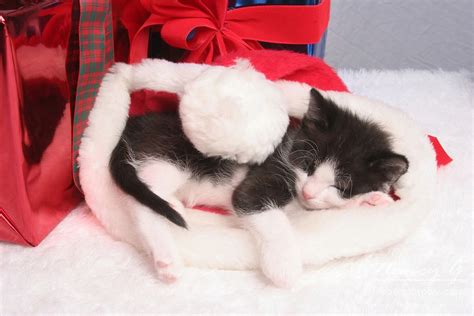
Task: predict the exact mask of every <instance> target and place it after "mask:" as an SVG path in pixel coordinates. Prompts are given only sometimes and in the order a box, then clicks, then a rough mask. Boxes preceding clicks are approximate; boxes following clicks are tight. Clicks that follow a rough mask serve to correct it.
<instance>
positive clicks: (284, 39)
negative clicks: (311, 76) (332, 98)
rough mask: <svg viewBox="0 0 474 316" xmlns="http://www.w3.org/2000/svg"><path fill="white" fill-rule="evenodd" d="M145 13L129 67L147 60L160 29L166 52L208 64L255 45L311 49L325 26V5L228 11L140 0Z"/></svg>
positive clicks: (222, 4)
mask: <svg viewBox="0 0 474 316" xmlns="http://www.w3.org/2000/svg"><path fill="white" fill-rule="evenodd" d="M140 2H141V4H142V6H143V7H144V8H145V10H147V11H149V12H150V13H151V15H150V17H149V18H148V19H147V20H146V21H145V23H144V24H143V25H142V26H141V28H140V29H139V30H138V31H137V32H136V33H135V35H134V37H133V41H132V45H131V51H130V62H132V63H133V62H138V61H140V60H141V59H142V58H145V57H146V56H147V51H148V35H149V31H150V28H151V27H155V26H161V37H162V38H163V40H164V41H165V42H166V43H168V44H169V45H170V46H173V47H177V48H181V49H185V50H187V51H189V54H188V55H187V57H186V58H185V59H184V61H187V62H206V63H210V62H212V61H213V59H214V58H215V57H217V56H221V55H225V54H227V53H228V52H231V51H235V50H240V49H247V50H251V49H260V48H262V47H261V45H260V43H259V41H263V42H270V43H285V44H312V43H317V42H318V41H319V40H320V38H321V36H322V35H323V34H324V32H325V30H326V28H327V25H328V22H329V5H330V0H323V1H322V2H321V3H320V4H318V5H258V6H249V7H241V8H236V9H232V10H228V2H227V0H187V1H186V0H141V1H140Z"/></svg>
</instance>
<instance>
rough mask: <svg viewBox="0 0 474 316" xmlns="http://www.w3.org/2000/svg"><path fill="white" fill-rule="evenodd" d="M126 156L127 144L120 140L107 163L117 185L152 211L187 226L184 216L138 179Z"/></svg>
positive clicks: (184, 226) (179, 224)
mask: <svg viewBox="0 0 474 316" xmlns="http://www.w3.org/2000/svg"><path fill="white" fill-rule="evenodd" d="M128 157H129V153H128V148H127V144H126V143H125V141H123V140H120V142H119V143H118V144H117V146H116V147H115V149H114V151H113V152H112V156H111V158H110V164H109V169H110V173H111V174H112V178H113V179H114V180H115V182H116V183H117V185H118V186H119V187H120V188H121V189H122V190H123V191H125V192H126V193H127V194H130V195H131V196H133V197H134V198H135V199H136V200H137V201H138V202H140V203H142V204H143V205H146V206H147V207H149V208H150V209H152V210H153V211H154V212H156V213H158V214H160V215H162V216H164V217H166V218H167V219H168V220H170V221H171V222H173V223H174V224H176V225H178V226H181V227H183V228H187V225H186V221H185V220H184V218H183V217H182V216H181V215H180V214H179V213H178V212H177V211H176V210H175V209H173V208H172V207H171V206H170V205H169V203H168V202H167V201H165V200H163V199H162V198H161V197H159V196H158V195H156V194H155V193H153V192H152V191H151V190H150V188H149V187H148V185H146V184H145V183H144V182H142V181H141V180H140V178H139V177H138V174H137V170H136V169H135V167H134V166H133V165H132V164H131V163H130V161H128Z"/></svg>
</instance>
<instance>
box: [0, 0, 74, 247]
mask: <svg viewBox="0 0 474 316" xmlns="http://www.w3.org/2000/svg"><path fill="white" fill-rule="evenodd" d="M25 3H27V4H25ZM71 10H72V2H71V1H60V0H45V1H32V2H25V1H17V2H15V1H11V2H7V4H4V3H2V4H0V57H1V59H0V90H1V95H0V111H1V115H0V142H1V143H2V152H1V154H0V187H1V190H0V240H4V241H10V242H16V243H20V244H25V245H37V244H38V243H39V242H40V241H41V240H42V239H43V238H44V237H45V236H46V235H47V234H48V232H49V231H50V230H51V229H52V228H53V227H54V226H56V224H57V223H58V222H59V221H60V220H61V219H62V218H63V217H64V216H65V215H66V214H67V213H68V212H69V211H70V210H71V209H72V208H73V207H74V206H75V205H76V204H77V203H78V202H79V201H80V199H81V196H80V194H79V192H78V190H77V189H76V188H75V186H74V183H73V179H72V173H71V167H70V166H71V161H72V156H71V132H72V113H73V109H72V107H71V102H70V90H71V88H70V86H69V85H68V78H67V71H66V64H67V56H68V54H67V52H68V43H69V36H70V33H71V21H72V19H71Z"/></svg>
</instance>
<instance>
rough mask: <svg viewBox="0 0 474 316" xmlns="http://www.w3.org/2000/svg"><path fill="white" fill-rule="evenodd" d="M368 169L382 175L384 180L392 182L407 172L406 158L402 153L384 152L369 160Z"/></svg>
mask: <svg viewBox="0 0 474 316" xmlns="http://www.w3.org/2000/svg"><path fill="white" fill-rule="evenodd" d="M369 170H370V171H371V172H374V173H378V174H381V175H383V176H384V178H385V180H386V181H388V182H390V184H393V183H395V182H396V181H397V180H398V179H400V177H401V176H402V175H404V174H405V173H406V172H407V170H408V160H407V158H406V157H405V156H403V155H399V154H396V153H393V152H389V153H385V154H382V155H378V156H376V157H373V158H372V159H370V160H369Z"/></svg>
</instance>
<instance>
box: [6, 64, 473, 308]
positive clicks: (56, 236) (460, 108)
mask: <svg viewBox="0 0 474 316" xmlns="http://www.w3.org/2000/svg"><path fill="white" fill-rule="evenodd" d="M340 75H341V76H342V78H343V79H344V80H345V82H346V83H347V84H348V86H349V89H350V90H351V91H353V92H354V93H356V94H361V95H365V96H369V97H372V98H378V99H380V100H383V101H385V102H387V103H389V104H393V105H396V106H399V107H400V108H401V109H402V110H404V111H405V112H407V113H409V114H410V115H411V116H412V117H413V118H415V120H416V121H418V122H419V124H420V126H422V127H423V128H425V129H426V131H427V133H430V134H432V135H435V136H438V138H439V139H440V141H441V142H442V144H443V145H444V146H445V148H446V150H447V151H448V153H449V154H451V155H452V157H453V158H454V162H453V163H452V164H451V165H450V166H448V167H447V168H444V169H442V170H440V171H439V184H438V192H437V194H436V201H435V205H436V207H435V208H434V209H433V211H432V212H431V213H430V214H429V216H428V217H427V218H426V221H424V223H423V224H422V225H421V226H420V228H419V229H418V230H417V231H416V232H415V233H414V234H413V235H411V236H410V237H409V238H408V239H407V240H406V241H404V242H403V243H401V244H399V245H397V246H395V247H392V248H390V249H388V250H385V251H383V252H380V253H376V254H372V255H367V256H363V257H361V258H354V259H346V260H342V261H337V262H333V263H330V264H327V265H325V266H323V267H320V268H319V269H314V268H313V269H311V270H306V271H305V274H304V276H303V279H302V280H301V281H300V282H299V283H298V284H297V286H296V287H295V288H294V289H292V290H282V289H277V288H274V287H273V286H271V285H269V284H268V283H266V281H265V280H264V278H263V277H261V276H260V273H259V272H257V271H248V272H247V271H215V270H200V269H194V268H187V269H186V270H185V272H184V275H183V277H182V279H181V280H180V281H179V282H178V283H177V284H174V285H171V286H169V285H163V284H161V283H159V282H158V281H157V280H156V279H155V277H154V272H153V268H152V267H151V264H150V262H151V261H150V260H148V259H147V258H145V257H144V256H142V255H140V254H139V253H137V252H136V251H135V250H134V249H133V248H131V247H130V246H128V245H126V244H123V243H121V242H117V241H114V240H112V239H111V238H110V237H109V236H107V235H106V234H105V232H104V231H103V229H102V228H101V227H100V226H99V224H98V223H97V221H96V220H95V219H94V218H93V217H92V215H91V214H90V213H89V212H88V211H87V210H86V209H85V208H79V209H77V210H75V211H73V212H72V213H71V215H69V216H68V217H67V218H66V219H65V220H64V222H62V223H61V224H60V225H59V226H58V227H57V228H56V229H55V230H54V231H53V232H52V233H51V234H50V235H49V236H48V237H47V238H46V240H44V242H43V243H42V244H41V245H40V246H38V247H36V248H25V247H21V246H15V245H11V244H5V243H0V314H1V315H8V314H13V313H15V314H21V315H23V314H26V313H29V314H30V313H43V314H44V313H83V314H92V313H97V314H99V313H105V312H109V313H129V314H134V313H181V314H191V313H213V314H228V313H248V314H256V313H270V314H275V313H280V314H288V313H328V312H339V313H354V312H355V313H367V312H371V313H376V312H383V313H408V312H410V313H433V312H443V313H464V314H470V313H471V312H472V300H473V299H472V276H473V274H472V273H473V271H472V265H473V258H472V250H473V247H472V236H473V217H472V210H473V202H474V200H473V183H472V178H473V173H474V172H473V157H472V149H473V146H474V143H473V136H474V134H473V126H472V125H473V119H474V113H473V93H472V91H473V82H472V77H470V76H469V74H468V73H446V72H441V71H436V72H427V71H399V72H396V71H390V72H388V71H381V72H374V71H370V72H364V71H362V72H361V71H356V72H354V71H341V72H340Z"/></svg>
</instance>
